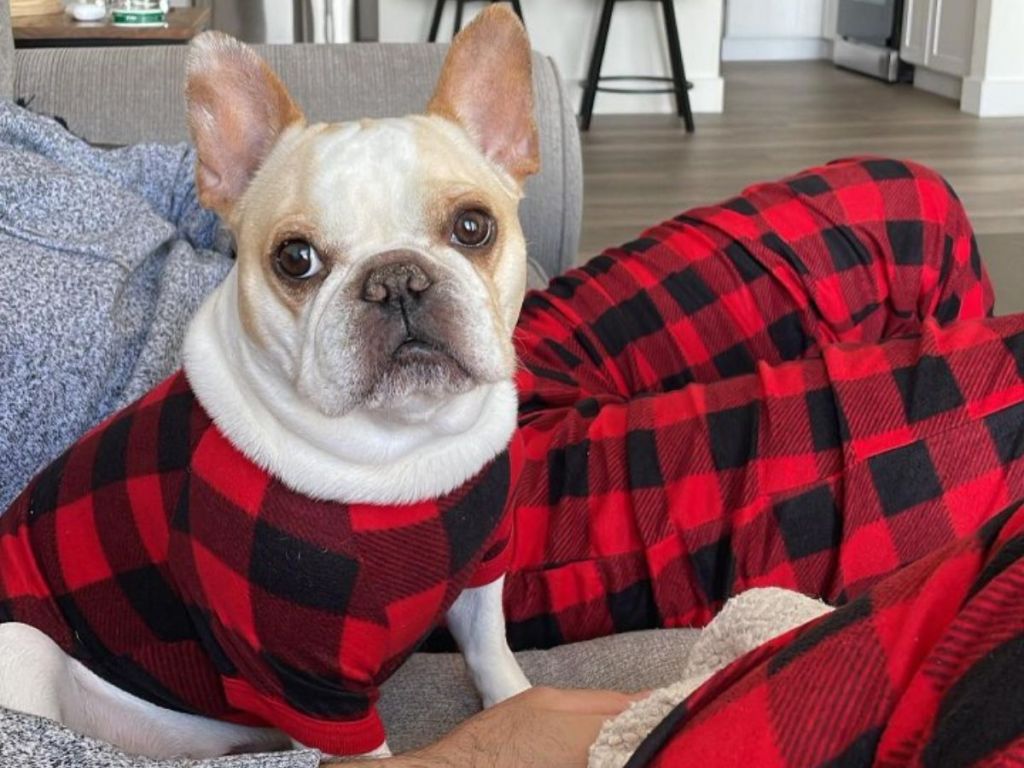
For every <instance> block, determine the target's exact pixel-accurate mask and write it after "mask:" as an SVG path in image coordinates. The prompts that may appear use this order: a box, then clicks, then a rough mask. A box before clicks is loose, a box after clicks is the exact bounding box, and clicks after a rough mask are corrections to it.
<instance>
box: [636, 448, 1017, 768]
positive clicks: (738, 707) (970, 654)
mask: <svg viewBox="0 0 1024 768" xmlns="http://www.w3.org/2000/svg"><path fill="white" fill-rule="evenodd" d="M1018 437H1019V432H1018ZM1020 444H1021V443H1020V442H1019V441H1018V445H1020ZM1022 595H1024V509H1022V508H1021V503H1020V502H1017V503H1016V504H1014V505H1013V506H1012V507H1011V508H1009V509H1007V510H1006V511H1004V512H1002V513H1000V514H998V515H996V516H995V517H993V518H992V519H991V520H990V521H989V522H988V523H986V524H985V525H984V526H983V527H982V528H981V529H980V530H978V532H977V533H976V534H974V535H972V536H970V537H967V538H965V539H963V540H961V541H958V542H954V543H953V544H951V545H948V546H946V547H944V548H942V549H941V550H939V551H937V552H936V553H934V554H932V555H930V556H928V557H926V558H924V559H922V560H920V561H918V562H917V563H915V564H913V565H911V566H909V567H907V568H905V569H903V570H902V571H900V572H899V573H897V574H895V575H894V576H891V577H889V578H888V579H886V580H884V581H882V582H881V583H879V584H878V585H876V586H875V587H873V588H872V589H870V590H869V591H868V592H866V593H865V594H863V595H861V597H859V598H857V599H856V600H855V601H854V602H852V603H849V604H848V605H846V606H844V607H843V608H841V609H839V610H838V611H836V612H835V613H833V614H831V615H830V616H827V617H824V618H822V619H819V620H818V621H815V622H812V623H810V624H807V625H805V626H803V627H801V628H799V629H797V630H794V631H793V632H790V633H788V634H787V635H784V636H782V637H780V638H777V639H776V640H773V641H772V642H770V643H768V644H766V645H764V646H762V647H761V648H758V649H757V650H756V651H754V652H752V653H750V654H748V655H746V656H744V657H743V658H742V659H740V660H739V661H737V662H736V663H734V664H733V665H731V666H730V667H728V668H726V669H725V670H723V671H722V672H721V673H719V674H718V675H716V676H715V677H713V678H712V679H711V680H710V681H708V682H707V683H706V684H705V685H704V686H702V687H701V688H700V689H699V690H698V691H696V692H695V693H694V694H693V695H691V696H690V697H689V698H688V699H687V700H686V701H685V702H684V703H683V704H681V705H680V706H679V707H677V708H676V709H675V710H674V711H673V712H672V713H670V714H669V716H668V717H667V718H666V719H665V720H664V721H663V722H662V723H661V724H660V725H659V727H658V730H657V732H656V733H654V734H652V736H651V737H650V738H648V739H647V740H646V741H645V742H644V743H643V744H642V745H641V746H640V748H639V749H638V750H637V752H636V753H635V754H634V755H633V757H632V759H631V760H630V762H629V764H628V768H639V766H648V767H649V768H675V767H676V766H680V765H714V766H722V767H723V768H726V767H728V766H735V767H736V768H749V766H752V765H755V766H758V768H798V767H799V766H808V767H810V766H848V767H849V768H854V767H855V766H865V768H866V766H871V765H875V766H942V767H943V768H954V767H955V766H1010V765H1022V764H1024V663H1022V660H1024V597H1022Z"/></svg>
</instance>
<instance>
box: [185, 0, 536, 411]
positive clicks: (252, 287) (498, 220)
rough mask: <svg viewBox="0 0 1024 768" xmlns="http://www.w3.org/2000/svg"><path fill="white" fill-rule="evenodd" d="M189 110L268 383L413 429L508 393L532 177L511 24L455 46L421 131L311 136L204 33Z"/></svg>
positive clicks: (332, 130)
mask: <svg viewBox="0 0 1024 768" xmlns="http://www.w3.org/2000/svg"><path fill="white" fill-rule="evenodd" d="M187 95H188V103H189V121H190V127H191V130H192V135H193V138H194V141H195V143H196V146H197V150H198V155H199V165H198V169H197V182H198V188H199V193H200V199H201V200H202V202H203V203H204V204H205V205H207V206H209V207H212V208H214V209H215V210H217V211H218V212H219V213H220V214H221V215H222V217H223V218H224V219H225V221H226V222H227V223H228V225H229V226H230V227H231V229H232V231H233V233H234V235H235V239H236V245H237V253H238V265H237V268H238V296H237V300H238V308H239V313H238V314H239V320H240V325H241V329H242V331H241V332H243V333H245V334H246V335H247V336H248V339H249V341H250V342H251V344H252V345H253V346H254V347H255V348H257V349H259V350H260V351H261V353H262V355H261V359H262V360H265V361H266V364H267V365H268V366H270V367H271V368H273V370H271V371H268V373H270V374H273V375H276V376H278V377H279V378H280V379H281V380H282V381H284V382H287V385H288V386H289V387H291V388H293V394H294V395H295V396H297V397H298V398H299V399H301V400H303V401H305V402H307V403H309V404H310V405H312V406H313V407H315V408H316V409H317V410H318V411H320V412H322V413H323V414H325V415H328V416H341V415H344V414H346V413H348V412H350V411H352V410H354V409H357V408H363V409H370V410H373V411H377V412H385V413H394V414H398V415H402V414H405V415H407V416H409V417H415V414H418V413H423V412H424V411H429V410H430V409H431V406H433V405H437V404H439V403H443V402H444V401H445V400H447V399H448V398H451V397H452V396H454V395H457V394H460V393H464V392H468V391H470V390H472V389H473V388H475V387H478V386H481V385H486V384H492V383H495V382H498V381H502V380H507V379H509V378H511V376H512V374H513V371H514V365H515V362H514V352H513V348H512V342H511V337H512V330H513V327H514V325H515V322H516V319H517V317H518V314H519V307H520V304H521V302H522V298H523V292H524V289H525V275H526V244H525V240H524V237H523V233H522V230H521V228H520V225H519V220H518V211H517V209H518V203H519V199H520V198H521V195H522V184H523V182H524V181H525V179H526V177H527V176H528V175H529V174H531V173H533V172H535V171H536V169H537V166H538V149H537V146H538V145H537V135H536V128H535V126H534V123H533V118H532V95H531V83H530V51H529V45H528V43H527V40H526V37H525V34H524V32H523V30H522V27H521V25H520V24H519V21H518V19H516V17H515V16H514V14H512V13H511V12H509V11H507V10H506V9H504V8H503V7H500V6H495V7H494V8H493V9H492V10H489V11H487V12H485V13H483V14H481V15H480V17H479V18H478V20H477V21H476V22H474V24H472V25H471V26H469V27H467V28H466V30H465V31H464V32H463V33H462V35H460V37H459V38H458V39H457V40H456V42H455V43H454V44H453V46H452V49H451V51H450V53H449V55H448V58H447V60H446V62H445V66H444V69H443V72H442V76H441V79H440V82H439V84H438V88H437V91H436V93H435V94H434V97H433V99H432V100H431V101H430V104H429V106H428V109H427V114H425V115H421V116H414V117H407V118H402V119H388V120H363V121H359V122H352V123H340V124H317V125H307V124H306V123H305V121H304V120H303V118H302V115H301V113H300V112H299V110H298V108H297V107H296V106H295V104H294V102H292V100H291V98H290V97H289V95H288V93H287V91H285V89H284V87H283V86H282V85H281V83H280V81H279V80H278V79H277V77H276V76H274V74H273V73H272V72H271V71H270V70H269V68H268V67H267V66H266V64H264V63H263V62H262V61H261V60H260V59H259V58H258V57H257V56H256V54H255V53H254V52H253V51H252V50H251V49H249V48H247V47H245V46H243V45H242V44H240V43H238V42H237V41H235V40H233V39H231V38H228V37H226V36H223V35H219V34H216V33H207V34H206V35H203V36H200V37H199V38H197V41H196V42H195V43H194V44H193V48H192V51H191V53H190V59H189V75H188V90H187Z"/></svg>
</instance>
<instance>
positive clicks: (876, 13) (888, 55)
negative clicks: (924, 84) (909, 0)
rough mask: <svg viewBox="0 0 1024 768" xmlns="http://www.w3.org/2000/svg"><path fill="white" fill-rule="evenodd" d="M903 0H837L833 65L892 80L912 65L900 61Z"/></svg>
mask: <svg viewBox="0 0 1024 768" xmlns="http://www.w3.org/2000/svg"><path fill="white" fill-rule="evenodd" d="M902 29H903V0H839V14H838V20H837V25H836V41H835V47H834V48H833V60H834V61H835V63H836V65H838V66H840V67H845V68H847V69H852V70H855V71H857V72H862V73H864V74H866V75H871V76H872V77H877V78H879V79H881V80H885V81H887V82H890V83H893V82H897V81H900V80H905V79H908V76H909V75H910V74H911V72H912V68H911V67H910V66H909V65H907V64H906V63H904V62H902V61H900V32H901V31H902Z"/></svg>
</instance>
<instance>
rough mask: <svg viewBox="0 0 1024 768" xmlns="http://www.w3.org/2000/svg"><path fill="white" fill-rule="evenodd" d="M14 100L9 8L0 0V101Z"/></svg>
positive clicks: (12, 41)
mask: <svg viewBox="0 0 1024 768" xmlns="http://www.w3.org/2000/svg"><path fill="white" fill-rule="evenodd" d="M12 98H14V37H13V35H12V34H11V7H10V4H9V3H8V2H7V0H0V99H12Z"/></svg>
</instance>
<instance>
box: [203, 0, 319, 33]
mask: <svg viewBox="0 0 1024 768" xmlns="http://www.w3.org/2000/svg"><path fill="white" fill-rule="evenodd" d="M197 5H204V6H206V7H207V8H209V9H210V28H211V29H219V30H221V31H222V32H227V33H228V34H230V35H234V36H235V37H237V38H238V39H239V40H244V41H246V42H248V43H305V42H313V40H314V9H313V3H312V0H202V1H201V2H199V3H197ZM324 6H325V8H330V7H331V6H332V3H331V2H330V0H328V2H326V3H325V4H324Z"/></svg>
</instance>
